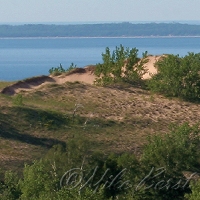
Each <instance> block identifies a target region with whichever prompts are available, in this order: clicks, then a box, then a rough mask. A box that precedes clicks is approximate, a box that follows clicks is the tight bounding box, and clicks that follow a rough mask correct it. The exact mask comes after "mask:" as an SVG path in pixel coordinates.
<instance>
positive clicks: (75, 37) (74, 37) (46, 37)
mask: <svg viewBox="0 0 200 200" xmlns="http://www.w3.org/2000/svg"><path fill="white" fill-rule="evenodd" d="M79 38H80V39H84V38H86V39H87V38H88V39H90V38H91V39H92V38H97V39H98V38H99V39H101V38H102V39H103V38H105V39H109V38H110V39H112V38H116V39H117V38H130V39H131V38H200V35H199V36H121V37H120V36H119V37H111V36H105V37H97V36H96V37H91V36H88V37H77V36H71V37H48V36H45V37H0V39H1V40H2V39H79Z"/></svg>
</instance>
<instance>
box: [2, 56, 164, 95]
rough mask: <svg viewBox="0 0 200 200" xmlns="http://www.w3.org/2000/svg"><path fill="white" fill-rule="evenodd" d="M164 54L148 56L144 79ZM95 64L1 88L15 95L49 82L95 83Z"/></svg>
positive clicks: (153, 72) (3, 91)
mask: <svg viewBox="0 0 200 200" xmlns="http://www.w3.org/2000/svg"><path fill="white" fill-rule="evenodd" d="M161 57H163V55H160V56H158V55H157V56H153V55H150V56H148V57H147V58H148V62H147V63H146V64H145V65H144V66H145V68H146V69H147V73H146V74H145V75H144V76H143V79H149V78H150V77H151V75H152V74H156V73H157V70H156V68H155V66H154V64H155V63H156V62H157V61H158V60H159V59H160V58H161ZM94 70H95V65H88V66H86V67H84V68H76V69H73V70H71V71H70V72H68V73H65V74H61V75H59V76H52V75H49V76H45V75H41V76H37V77H32V78H28V79H25V80H22V81H18V82H16V83H14V84H12V85H9V86H7V87H5V88H3V89H2V90H1V93H2V94H6V95H15V94H16V93H19V92H20V91H30V90H33V89H37V88H38V87H40V86H42V85H45V84H49V83H56V84H63V83H65V82H76V81H79V82H83V83H86V84H93V83H94V81H95V79H96V76H95V74H94Z"/></svg>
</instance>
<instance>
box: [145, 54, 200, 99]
mask: <svg viewBox="0 0 200 200" xmlns="http://www.w3.org/2000/svg"><path fill="white" fill-rule="evenodd" d="M155 67H156V68H157V70H158V73H157V74H155V75H153V76H152V78H151V79H150V80H149V81H148V88H149V89H150V90H151V91H153V92H159V93H161V94H164V95H166V96H169V97H180V98H182V99H185V100H189V101H199V100H200V53H198V54H194V53H189V54H188V55H186V56H185V57H179V55H168V56H166V57H164V58H163V59H161V60H160V61H158V62H157V63H156V65H155Z"/></svg>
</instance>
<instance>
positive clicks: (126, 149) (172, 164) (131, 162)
mask: <svg viewBox="0 0 200 200" xmlns="http://www.w3.org/2000/svg"><path fill="white" fill-rule="evenodd" d="M147 59H148V57H147V52H145V53H144V54H143V58H142V59H141V58H139V57H138V50H137V49H136V48H134V49H128V48H124V47H123V46H120V47H116V49H115V50H114V51H113V52H110V50H109V48H107V49H106V52H105V53H103V54H102V60H103V62H102V63H100V64H97V66H96V71H95V73H96V75H97V77H98V78H97V80H96V84H97V85H98V86H92V85H86V84H81V83H79V82H75V83H65V84H62V85H57V84H55V83H51V84H48V85H44V86H42V87H40V88H38V89H36V90H33V91H32V92H26V91H24V92H23V91H22V92H20V93H19V94H17V95H15V96H6V95H2V94H1V95H0V102H1V108H0V109H1V112H0V137H1V140H0V146H1V152H0V159H1V170H0V172H1V173H0V175H1V176H0V177H1V182H0V199H11V200H12V199H13V200H14V199H21V200H23V199H35V200H37V199H38V200H39V199H42V200H43V199H44V200H45V199H50V200H51V199H52V200H53V199H60V200H65V199H91V200H92V199H94V200H100V199H101V200H103V199H126V200H129V199H134V200H139V199H152V200H153V199H161V200H163V199H166V200H168V199H189V200H196V199H199V198H200V193H199V191H200V190H199V188H200V179H199V169H200V154H199V150H200V137H199V136H200V129H199V92H200V91H199V71H200V70H199V68H200V56H199V54H193V53H189V54H188V55H187V56H185V57H179V56H178V55H176V56H175V55H167V56H165V57H163V58H162V59H161V60H159V61H158V62H157V63H156V67H157V69H158V74H156V75H154V76H153V77H152V79H150V80H149V81H144V80H142V76H143V74H144V73H145V72H146V69H145V67H144V64H145V63H146V62H147ZM121 66H124V67H125V68H124V69H127V70H124V69H122V68H121ZM132 66H134V67H132ZM73 67H74V66H72V68H73ZM63 70H64V69H63V68H62V65H60V66H59V67H57V68H52V69H51V70H50V73H51V74H54V73H55V74H54V75H57V73H58V74H60V73H63V72H65V71H63ZM67 70H71V69H67ZM5 84H6V83H2V85H5ZM99 85H100V86H104V87H100V86H99ZM172 86H173V87H172ZM164 96H167V97H168V98H165V97H164ZM169 97H170V98H169ZM186 101H187V102H186ZM194 102H195V103H194ZM19 116H20V117H19Z"/></svg>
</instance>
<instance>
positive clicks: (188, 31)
mask: <svg viewBox="0 0 200 200" xmlns="http://www.w3.org/2000/svg"><path fill="white" fill-rule="evenodd" d="M147 36H200V25H191V24H181V23H145V24H132V23H129V22H123V23H104V24H103V23H102V24H76V25H75V24H74V25H54V24H52V25H45V24H24V25H0V37H147Z"/></svg>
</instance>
